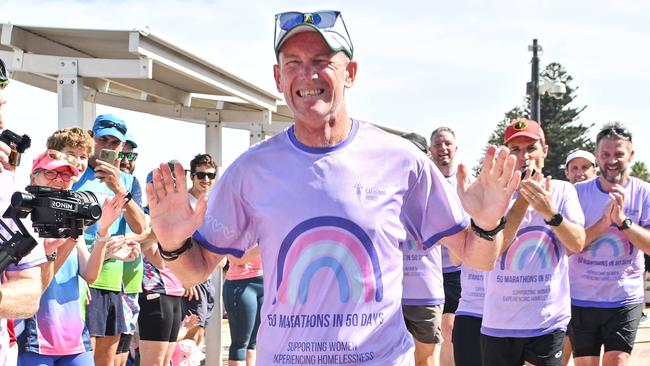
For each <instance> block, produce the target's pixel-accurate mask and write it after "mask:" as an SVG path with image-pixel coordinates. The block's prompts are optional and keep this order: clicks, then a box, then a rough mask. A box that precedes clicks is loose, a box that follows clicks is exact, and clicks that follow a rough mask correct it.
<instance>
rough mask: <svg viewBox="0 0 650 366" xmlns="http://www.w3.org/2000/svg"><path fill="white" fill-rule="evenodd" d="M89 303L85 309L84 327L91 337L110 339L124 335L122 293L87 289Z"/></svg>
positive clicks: (125, 329)
mask: <svg viewBox="0 0 650 366" xmlns="http://www.w3.org/2000/svg"><path fill="white" fill-rule="evenodd" d="M89 291H90V303H88V306H87V307H86V326H87V327H88V332H90V336H91V337H111V336H116V335H120V334H121V333H126V331H127V328H126V324H125V323H124V309H122V293H121V292H115V291H109V290H100V289H96V288H92V287H90V288H89Z"/></svg>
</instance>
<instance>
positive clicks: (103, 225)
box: [97, 192, 126, 236]
mask: <svg viewBox="0 0 650 366" xmlns="http://www.w3.org/2000/svg"><path fill="white" fill-rule="evenodd" d="M125 197H126V193H123V192H121V193H117V194H116V195H115V196H113V197H112V198H110V199H107V200H106V201H104V205H103V206H102V216H101V217H100V218H99V229H98V230H97V235H99V236H106V235H107V234H108V229H109V228H110V227H111V225H113V223H114V222H115V220H117V219H118V218H119V217H120V216H121V215H122V212H123V211H124V209H123V207H124V204H125V203H126V199H125Z"/></svg>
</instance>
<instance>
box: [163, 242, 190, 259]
mask: <svg viewBox="0 0 650 366" xmlns="http://www.w3.org/2000/svg"><path fill="white" fill-rule="evenodd" d="M192 244H193V242H192V238H191V237H190V238H187V240H185V243H183V246H181V247H180V248H178V249H176V250H172V251H170V252H168V251H166V250H164V249H163V248H162V247H161V246H160V242H158V252H159V253H160V256H161V257H162V259H163V260H166V261H173V260H176V259H177V258H178V257H180V256H181V254H183V253H185V252H186V251H187V250H188V249H190V248H191V247H192Z"/></svg>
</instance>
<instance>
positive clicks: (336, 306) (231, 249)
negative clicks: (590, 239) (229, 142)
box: [147, 11, 520, 366]
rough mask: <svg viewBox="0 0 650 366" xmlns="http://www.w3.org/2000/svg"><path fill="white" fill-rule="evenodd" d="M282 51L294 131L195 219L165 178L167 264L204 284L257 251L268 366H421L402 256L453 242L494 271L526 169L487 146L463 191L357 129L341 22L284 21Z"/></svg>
mask: <svg viewBox="0 0 650 366" xmlns="http://www.w3.org/2000/svg"><path fill="white" fill-rule="evenodd" d="M275 51H276V56H277V61H278V64H277V65H275V66H274V76H275V81H276V86H277V88H278V90H279V91H280V92H282V93H284V97H285V99H286V101H287V104H288V105H289V108H290V109H291V110H292V112H293V114H294V118H295V124H294V125H293V126H292V127H290V128H288V129H286V130H285V131H283V132H281V133H279V134H277V135H275V136H273V137H271V138H269V139H267V140H265V141H263V142H261V143H259V144H257V145H255V146H253V147H251V148H250V149H249V150H248V151H246V152H245V153H244V154H242V155H241V156H240V157H239V158H238V159H237V160H236V161H235V162H234V163H233V164H232V165H230V167H229V168H228V169H227V170H226V172H225V173H224V175H223V177H222V178H221V179H220V181H219V182H218V183H217V186H216V187H215V188H214V189H213V190H212V192H211V193H210V195H209V198H208V199H207V200H206V199H204V198H202V199H200V200H199V202H198V203H197V205H196V208H195V209H192V208H191V206H190V205H189V203H188V193H187V188H186V183H185V181H184V180H182V179H181V180H176V181H174V180H173V179H172V174H171V171H170V168H169V167H168V166H167V165H166V164H164V165H161V166H160V168H159V169H156V170H155V172H154V180H153V183H152V184H148V185H147V198H148V199H149V204H150V207H151V220H152V225H153V230H154V231H155V232H156V234H157V237H158V240H159V246H160V253H161V255H162V257H163V258H164V259H165V260H166V261H167V264H168V266H169V267H170V268H171V269H172V271H173V272H174V273H176V274H177V275H178V276H179V278H180V279H181V281H182V282H183V283H184V284H185V285H194V284H197V283H200V282H202V281H203V280H205V279H206V278H207V277H208V276H209V275H210V274H211V273H212V272H213V271H214V269H215V268H216V267H217V265H218V263H219V262H220V261H221V259H222V258H223V257H224V255H226V254H231V255H234V256H237V257H241V256H242V255H243V253H244V252H245V250H246V249H247V248H250V247H251V246H253V245H254V244H255V243H259V248H260V254H261V257H262V262H263V266H264V269H265V276H266V277H267V278H268V280H266V279H265V281H264V293H265V301H264V304H263V307H262V311H261V318H262V324H261V326H260V329H259V336H258V339H259V342H258V345H257V346H258V353H257V359H258V363H259V364H261V365H291V364H294V365H296V364H307V363H312V364H321V365H339V364H347V365H371V366H372V365H382V366H390V365H413V364H414V360H413V342H412V340H411V337H410V336H409V334H408V331H407V330H406V326H405V325H404V320H403V314H402V311H401V302H400V299H401V296H402V275H403V261H402V254H401V252H400V250H399V248H398V245H399V243H400V242H401V241H404V240H406V239H407V237H409V236H410V237H412V238H413V239H414V240H417V241H420V242H422V243H424V245H426V246H432V245H434V244H435V243H436V242H438V241H439V239H440V238H442V237H447V238H446V239H445V244H446V245H447V246H448V247H449V248H450V250H451V251H452V252H453V253H454V255H456V256H458V257H459V258H461V259H462V260H464V262H465V263H466V264H467V265H470V266H472V267H475V268H479V269H486V270H487V269H490V268H491V267H492V266H493V265H494V261H495V260H496V257H497V252H498V250H499V248H500V246H501V244H502V234H501V230H502V228H503V225H502V223H503V220H502V217H503V214H504V213H505V211H506V209H507V207H508V202H509V200H510V198H511V197H512V194H513V192H514V190H515V189H516V186H517V185H518V184H519V180H520V173H519V172H515V170H514V165H515V160H516V159H515V158H514V157H509V152H508V150H507V149H503V150H501V151H500V152H499V153H498V154H497V152H496V147H494V146H492V147H490V148H488V150H487V154H486V158H485V160H484V165H483V169H482V172H481V175H480V177H479V179H478V180H477V182H475V183H474V184H472V185H471V186H467V185H465V184H464V185H462V186H461V187H459V189H458V193H457V194H455V193H454V191H453V190H452V188H451V186H450V185H449V184H447V183H446V182H445V180H444V177H443V176H442V175H441V174H440V173H439V171H438V170H437V169H435V167H434V166H433V164H432V163H431V161H430V159H428V158H427V157H426V156H425V155H424V154H422V153H421V152H420V151H418V150H417V148H416V147H414V146H413V145H412V144H411V143H409V142H408V141H405V140H404V139H402V138H400V137H399V136H394V135H390V134H388V133H386V132H384V131H383V130H381V129H379V128H376V127H375V126H373V125H371V124H368V123H364V122H361V121H358V120H353V119H351V118H349V117H348V115H347V106H346V102H345V97H344V96H345V91H346V89H348V88H351V87H352V86H353V84H354V82H355V78H356V72H357V67H358V64H357V62H356V61H355V60H353V58H352V57H353V48H352V42H351V40H350V38H349V34H348V33H347V29H346V27H345V24H344V23H343V18H342V16H341V14H340V12H337V11H319V12H313V13H298V12H289V13H281V14H278V15H277V16H276V32H275ZM174 171H175V173H176V175H182V174H183V167H182V166H181V165H180V164H176V165H175V166H174ZM459 174H460V175H461V177H460V179H461V181H463V182H464V181H465V180H464V178H465V175H466V174H467V169H466V168H465V167H462V168H461V169H460V170H459ZM461 202H462V206H461ZM465 212H467V214H466V213H465ZM468 216H471V218H472V220H471V222H470V218H469V217H468ZM197 229H198V231H197Z"/></svg>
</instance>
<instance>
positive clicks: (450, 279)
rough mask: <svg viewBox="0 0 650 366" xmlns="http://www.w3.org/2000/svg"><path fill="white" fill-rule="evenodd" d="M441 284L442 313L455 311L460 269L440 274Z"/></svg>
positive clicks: (458, 291)
mask: <svg viewBox="0 0 650 366" xmlns="http://www.w3.org/2000/svg"><path fill="white" fill-rule="evenodd" d="M442 285H443V287H444V288H445V307H444V308H443V309H442V313H443V314H449V313H452V314H453V313H455V312H456V309H458V301H460V271H455V272H447V273H443V274H442Z"/></svg>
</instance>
